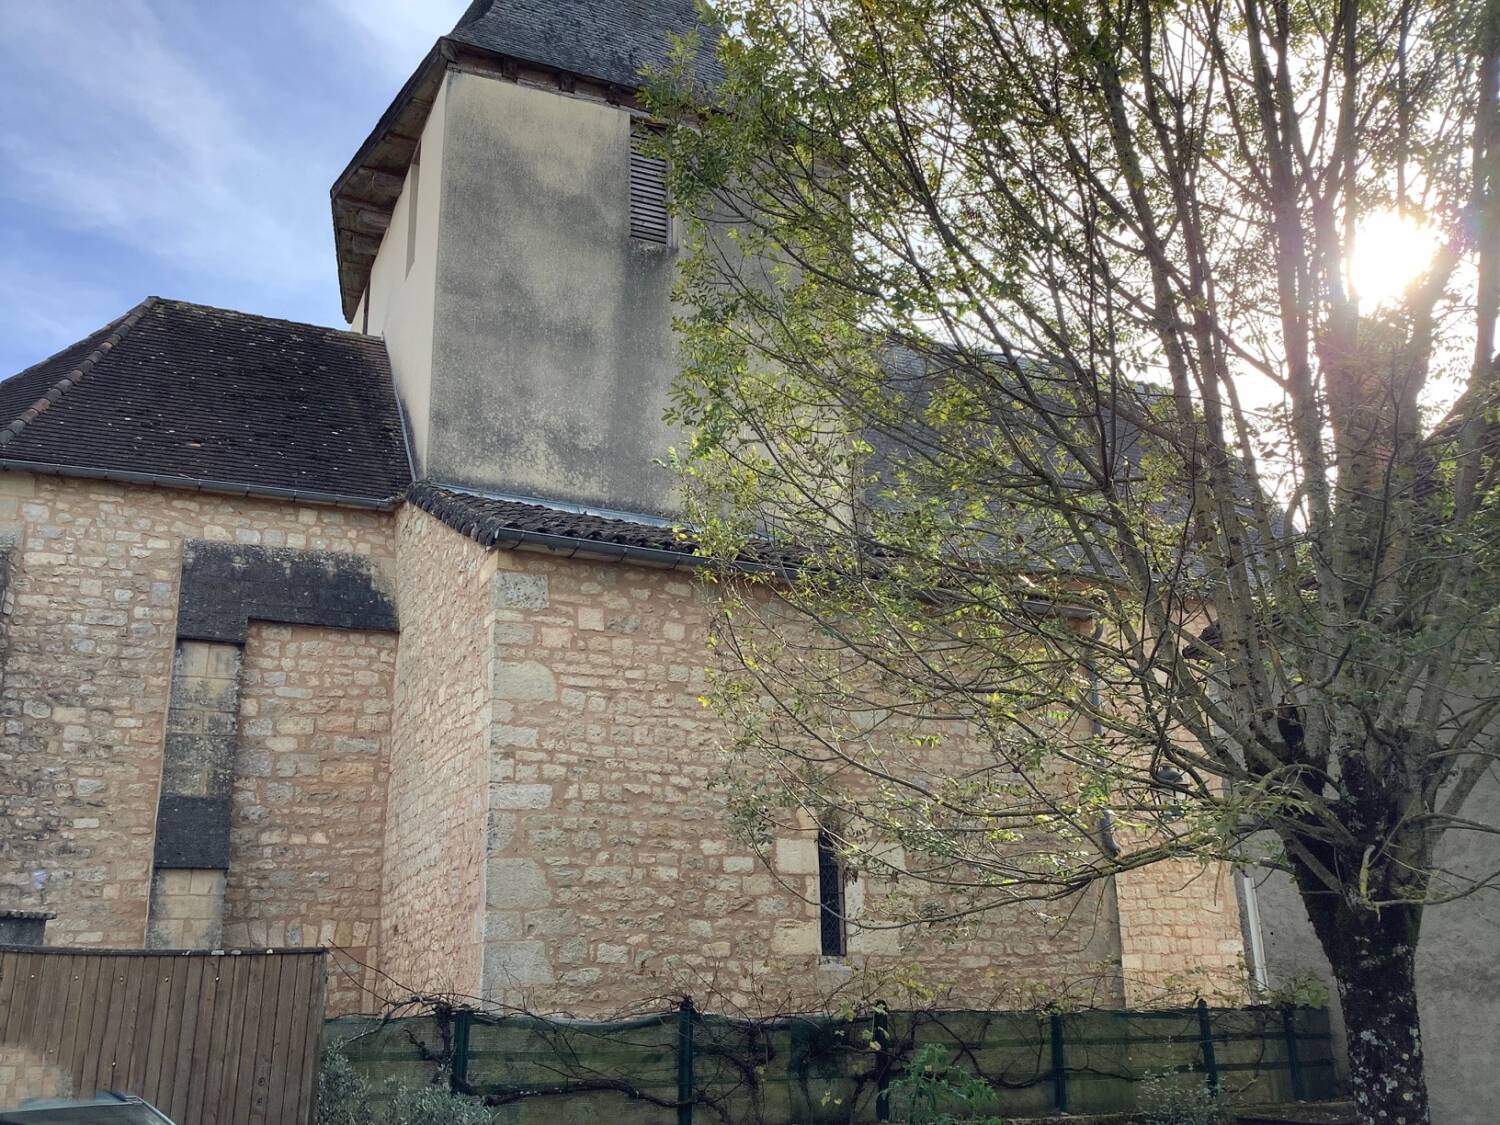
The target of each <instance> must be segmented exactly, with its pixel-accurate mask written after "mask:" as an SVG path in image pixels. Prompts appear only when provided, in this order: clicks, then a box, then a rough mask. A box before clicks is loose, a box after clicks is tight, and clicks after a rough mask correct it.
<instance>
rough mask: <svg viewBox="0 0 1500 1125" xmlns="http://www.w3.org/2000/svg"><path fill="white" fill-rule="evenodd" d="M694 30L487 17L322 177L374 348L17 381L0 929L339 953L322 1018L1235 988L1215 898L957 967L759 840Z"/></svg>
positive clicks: (536, 3) (439, 53) (813, 861)
mask: <svg viewBox="0 0 1500 1125" xmlns="http://www.w3.org/2000/svg"><path fill="white" fill-rule="evenodd" d="M693 26H694V15H693V4H692V0H652V2H646V0H476V2H475V3H474V4H473V5H472V6H471V7H470V9H469V10H468V11H467V12H466V13H465V15H464V16H463V18H462V19H461V20H460V22H459V24H458V26H457V27H456V28H455V29H454V30H453V32H452V33H451V34H450V35H448V36H446V37H444V38H442V39H440V40H439V41H438V42H437V44H436V45H435V46H434V47H433V48H432V50H431V51H430V52H429V53H428V54H427V56H426V57H425V58H424V59H423V60H422V62H421V64H420V66H418V68H417V70H416V72H415V73H414V74H413V75H412V77H411V79H410V80H409V81H408V82H407V83H406V85H405V86H404V87H403V88H402V89H401V91H400V92H399V94H397V96H396V99H395V101H394V102H393V103H392V104H391V105H390V107H389V108H388V109H386V110H385V112H384V114H383V115H381V117H380V119H379V121H378V122H377V123H376V125H375V128H374V131H373V132H372V133H371V134H370V136H369V137H368V138H367V139H366V140H365V141H364V143H363V144H361V145H360V146H359V148H358V150H357V151H356V152H355V154H354V156H353V159H352V160H351V161H350V163H349V165H348V167H347V169H346V170H345V171H344V173H343V174H342V175H341V176H340V177H339V178H338V181H337V182H336V183H335V184H334V185H333V190H332V203H333V224H334V234H335V249H336V257H337V260H336V263H334V264H336V267H337V277H338V283H339V286H340V289H341V293H342V298H343V307H344V312H345V315H346V317H347V318H348V321H349V328H348V329H347V330H335V329H330V328H322V327H316V326H313V325H307V324H295V323H289V322H286V321H281V320H272V319H268V318H265V317H260V316H255V315H252V314H249V313H243V312H232V311H227V310H223V309H214V308H206V307H203V306H199V305H194V304H189V303H186V302H183V301H178V300H166V299H161V298H154V297H153V298H147V299H146V300H144V301H142V302H141V303H140V304H139V305H137V306H136V307H135V308H133V309H131V310H129V311H128V312H126V313H124V314H123V315H122V316H121V317H120V318H119V319H118V320H116V321H114V322H112V323H110V324H107V325H104V326H103V327H101V328H100V329H99V330H98V331H96V332H95V333H94V334H93V335H91V336H89V337H87V338H86V339H83V340H81V341H79V342H78V343H76V344H74V345H73V346H71V347H69V348H67V349H65V350H64V351H62V352H60V353H59V354H57V355H55V356H53V357H51V358H50V359H45V360H42V361H41V362H40V363H37V364H36V365H35V366H33V367H30V368H28V369H27V370H25V371H23V372H21V373H19V374H17V375H15V376H13V377H11V378H10V379H8V380H7V381H5V382H4V383H0V558H3V567H0V581H3V586H4V593H3V602H0V674H3V681H0V683H3V687H0V715H3V733H0V914H3V913H4V912H5V911H12V912H42V913H45V914H48V915H51V917H50V919H49V920H48V923H47V928H46V940H47V942H48V943H49V944H56V945H73V946H91V947H100V948H139V947H142V946H147V947H158V948H177V947H226V948H228V947H264V946H316V945H324V946H330V947H335V948H336V950H337V956H336V958H335V961H336V965H337V969H336V971H335V972H334V973H333V975H332V979H331V981H330V1008H331V1010H334V1011H348V1010H357V1009H371V1008H373V1007H376V1006H378V1004H379V1002H380V997H382V996H390V995H394V994H399V993H400V991H401V990H402V989H408V990H409V989H425V990H439V989H441V990H445V991H451V992H457V993H462V994H467V995H474V996H485V997H488V998H492V999H496V1000H502V1001H506V1002H526V1003H529V1004H533V1005H535V1006H538V1007H540V1008H544V1009H547V1010H567V1011H572V1012H576V1013H580V1014H589V1013H593V1014H598V1013H604V1012H610V1011H614V1010H617V1009H619V1008H621V1007H623V1006H625V1005H628V1004H630V1003H632V1002H637V1001H641V1000H643V999H645V998H649V997H655V996H662V995H665V994H668V993H682V992H690V993H693V994H694V995H695V996H697V997H699V998H700V1000H701V1001H704V1002H705V1003H712V1002H713V999H714V998H715V997H718V998H720V999H721V1000H722V1001H724V1002H726V1003H736V1004H742V1005H746V1006H753V1005H755V1004H757V1003H773V1002H774V1003H776V1004H784V1003H788V1002H801V1003H813V1002H815V1000H816V998H817V997H819V996H826V995H827V994H828V993H829V992H830V991H831V990H833V989H835V988H838V987H840V986H842V985H846V984H849V982H853V981H856V980H858V979H859V978H860V974H861V973H862V972H865V971H869V972H875V973H878V972H880V971H882V970H886V969H891V970H895V969H898V968H901V967H903V966H907V965H911V964H914V963H915V964H919V965H921V966H922V974H923V979H924V980H925V981H926V982H927V984H928V985H929V986H931V987H932V988H933V989H934V990H935V991H936V992H937V993H938V994H939V995H941V994H944V992H945V991H946V990H951V994H952V995H953V996H955V997H961V998H963V1000H964V1001H965V1002H966V1003H968V1004H972V1005H976V1006H980V1005H984V1004H988V1003H996V1004H1001V1003H1006V1002H1015V992H1016V991H1018V990H1023V989H1030V990H1032V991H1033V994H1035V995H1041V994H1044V993H1047V992H1048V990H1050V994H1051V995H1056V994H1058V993H1060V992H1062V991H1063V990H1065V989H1069V988H1071V989H1074V990H1075V991H1076V990H1078V989H1080V988H1084V989H1086V992H1087V998H1088V999H1090V1000H1092V1001H1094V1002H1096V1003H1102V1004H1115V1005H1119V1004H1126V1003H1145V1002H1149V1001H1150V1000H1152V999H1153V998H1155V997H1157V996H1159V995H1161V994H1162V991H1163V990H1164V989H1166V988H1168V987H1169V986H1170V985H1171V983H1172V978H1173V977H1174V976H1175V975H1177V974H1179V973H1182V972H1183V971H1185V970H1189V969H1198V970H1202V971H1203V972H1205V973H1206V974H1208V975H1209V976H1210V977H1211V978H1212V979H1213V980H1214V981H1216V982H1217V983H1221V984H1223V983H1226V982H1227V983H1229V984H1233V983H1235V982H1237V981H1238V980H1239V979H1240V977H1241V973H1242V970H1241V969H1240V967H1239V966H1240V961H1241V956H1242V945H1243V943H1242V940H1241V929H1240V921H1239V915H1240V912H1239V910H1238V908H1237V906H1236V897H1235V893H1234V883H1233V880H1232V878H1231V876H1230V874H1229V873H1228V872H1227V871H1226V870H1224V869H1221V868H1219V867H1216V866H1210V867H1208V868H1203V867H1200V866H1197V865H1182V866H1179V867H1167V868H1160V869H1156V870H1153V871H1150V872H1147V873H1141V874H1136V875H1132V876H1130V877H1128V878H1126V877H1122V878H1119V879H1117V880H1114V881H1112V882H1111V883H1109V884H1106V885H1101V886H1099V887H1096V888H1095V889H1094V890H1093V891H1091V892H1090V893H1089V894H1088V895H1086V896H1085V897H1084V899H1083V901H1082V902H1081V903H1079V904H1075V907H1076V908H1075V907H1068V908H1065V909H1063V908H1057V907H1053V908H1052V909H1051V911H1050V912H1048V911H1043V910H1042V909H1040V908H1037V909H1032V908H1016V909H1013V910H1010V911H1009V912H1006V913H998V914H995V915H993V916H990V917H988V918H986V919H985V920H984V921H982V922H979V923H977V924H975V925H974V926H973V927H971V928H970V929H969V930H968V931H966V932H964V933H963V934H961V935H960V936H959V937H958V939H957V940H943V935H942V934H941V933H937V932H925V931H920V930H916V931H911V930H901V931H898V930H894V929H890V928H881V927H879V926H878V925H877V924H876V923H878V921H879V918H878V902H879V898H880V894H881V888H879V887H872V886H866V885H865V883H867V882H876V880H874V879H871V878H870V877H868V876H862V875H861V874H860V873H859V872H858V871H849V872H835V873H834V874H833V875H832V876H830V870H829V869H830V863H829V856H828V855H827V854H826V848H824V849H822V850H821V851H820V847H819V842H818V838H817V833H816V826H815V825H804V826H803V827H802V828H801V829H799V830H797V831H789V832H788V833H787V834H786V835H785V836H784V837H782V838H779V839H777V840H775V841H774V844H773V846H772V847H771V848H770V849H769V851H768V852H767V854H766V855H764V856H762V855H757V854H754V853H753V852H752V851H751V850H750V848H749V847H748V846H747V845H745V844H743V843H741V842H739V841H737V840H736V839H735V838H734V837H733V836H732V834H731V833H730V831H729V829H728V827H727V825H726V821H725V817H724V815H723V799H722V797H721V796H720V795H719V794H718V793H717V792H716V791H715V789H714V788H713V787H712V785H711V781H712V777H713V775H714V774H715V773H716V772H717V771H718V770H719V769H720V767H721V764H722V762H721V757H720V751H719V746H720V745H721V743H722V741H723V738H722V732H721V731H719V730H717V729H716V728H715V723H714V720H713V719H712V717H711V714H710V712H707V711H705V709H704V708H703V706H702V705H701V703H700V701H699V698H698V697H699V695H700V693H701V690H702V683H703V677H704V672H703V669H704V666H705V664H706V663H707V662H708V660H709V655H708V653H707V651H706V648H705V638H706V631H707V628H708V620H709V612H710V607H709V604H708V599H707V597H706V596H705V594H704V592H703V591H702V589H701V588H700V586H699V584H698V582H697V580H696V579H695V563H696V562H697V560H695V558H694V556H693V553H692V548H691V544H690V543H688V542H687V541H685V540H684V538H683V537H682V535H681V534H679V533H678V532H677V531H676V530H674V528H673V522H672V520H673V513H674V507H675V500H674V493H673V481H672V479H671V475H670V473H669V472H668V471H667V470H665V469H664V468H662V467H660V464H659V461H660V459H661V458H662V456H663V455H664V454H665V452H666V450H667V449H668V447H669V446H670V445H671V444H672V443H673V442H674V441H675V440H678V439H677V438H676V436H675V435H674V434H673V433H672V432H671V430H670V429H669V428H668V427H667V425H666V424H665V423H664V422H663V421H662V414H663V410H664V407H665V404H666V395H667V390H668V387H669V385H670V382H671V379H672V377H673V369H674V344H673V337H672V330H671V324H670V318H671V312H672V305H671V286H672V280H673V273H674V264H675V261H676V258H677V254H678V247H677V232H676V231H675V229H674V223H673V221H672V219H671V218H670V216H669V214H668V212H667V209H666V207H665V196H664V186H663V177H662V169H661V168H660V167H659V166H658V165H656V164H654V163H653V162H652V161H651V160H649V159H646V158H645V157H643V156H642V154H641V153H639V152H637V151H635V149H634V146H633V139H634V138H635V137H636V136H637V131H638V130H639V129H640V128H641V125H642V122H643V115H642V113H641V110H640V108H639V105H638V102H637V99H636V96H635V89H636V87H637V85H638V82H639V77H638V75H639V73H640V69H641V67H642V65H643V64H648V63H651V62H652V61H654V60H661V59H663V58H664V57H665V53H666V50H667V44H666V36H667V33H669V32H683V31H687V30H690V29H691V28H692V27H693ZM698 65H699V68H700V70H701V73H702V76H703V77H704V78H705V79H706V80H710V81H711V80H712V78H713V75H714V67H715V63H714V60H713V58H712V55H711V53H705V54H704V55H703V56H702V57H701V59H700V61H699V64H698ZM830 877H831V878H833V879H835V880H836V881H837V882H838V883H839V884H840V886H839V888H838V891H837V900H838V901H839V902H840V903H842V907H841V909H840V911H839V914H840V915H841V917H840V918H838V919H836V921H837V925H835V926H834V927H832V930H833V931H834V932H833V933H832V935H830V927H827V926H822V925H820V905H819V904H820V902H827V901H828V895H829V893H830V888H829V887H828V886H827V883H828V880H829V879H830ZM14 917H15V918H16V919H20V918H21V917H22V916H21V915H20V914H19V913H17V914H15V915H14ZM1007 990H1012V991H1010V992H1008V991H1007Z"/></svg>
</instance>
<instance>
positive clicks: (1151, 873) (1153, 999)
mask: <svg viewBox="0 0 1500 1125" xmlns="http://www.w3.org/2000/svg"><path fill="white" fill-rule="evenodd" d="M1114 882H1115V894H1116V897H1117V899H1118V902H1119V910H1120V944H1121V968H1122V970H1123V973H1124V978H1125V1002H1126V1004H1127V1005H1129V1006H1130V1007H1135V1008H1145V1007H1151V1006H1152V1005H1159V1004H1163V1003H1186V1002H1188V1001H1191V1000H1193V999H1195V998H1196V997H1199V996H1202V997H1205V998H1208V999H1214V998H1216V997H1217V1000H1218V1002H1220V1003H1225V1004H1241V1003H1244V1002H1245V994H1246V984H1247V969H1246V966H1245V963H1244V938H1243V936H1242V935H1241V931H1240V911H1239V903H1238V901H1237V899H1236V896H1235V888H1234V875H1233V872H1232V870H1231V868H1230V866H1229V865H1228V864H1226V863H1199V862H1196V861H1193V860H1185V859H1184V860H1171V861H1167V862H1163V863H1156V864H1152V865H1151V866H1150V867H1146V868H1142V869H1141V870H1139V871H1131V872H1128V873H1127V874H1124V875H1120V876H1117V877H1116V879H1115V881H1114Z"/></svg>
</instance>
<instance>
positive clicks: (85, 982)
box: [64, 955, 104, 1097]
mask: <svg viewBox="0 0 1500 1125" xmlns="http://www.w3.org/2000/svg"><path fill="white" fill-rule="evenodd" d="M103 972H104V958H103V957H102V956H98V955H90V956H87V957H84V958H83V967H82V968H81V969H80V970H79V971H78V976H79V989H78V1007H77V1008H75V1009H74V1010H73V1018H74V1019H75V1020H77V1021H78V1022H77V1024H76V1025H75V1026H74V1028H73V1040H72V1042H71V1043H70V1044H69V1045H68V1056H67V1061H66V1063H65V1064H64V1065H65V1066H66V1067H67V1070H68V1073H69V1074H71V1075H72V1076H73V1093H75V1094H77V1095H78V1096H79V1097H87V1096H88V1095H89V1094H91V1093H93V1091H92V1090H90V1089H88V1082H89V1079H88V1075H87V1074H86V1073H85V1071H86V1068H87V1066H88V1059H89V1048H90V1046H91V1044H92V1042H93V1033H94V1026H95V1024H96V1023H97V1022H99V980H100V976H101V974H102V973H103Z"/></svg>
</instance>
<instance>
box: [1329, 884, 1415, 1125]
mask: <svg viewBox="0 0 1500 1125" xmlns="http://www.w3.org/2000/svg"><path fill="white" fill-rule="evenodd" d="M1330 897H1331V896H1327V895H1325V896H1321V898H1322V901H1321V903H1320V909H1316V910H1313V909H1311V908H1310V913H1312V914H1313V927H1314V929H1316V930H1317V933H1318V938H1319V940H1320V941H1321V943H1322V945H1323V951H1324V952H1325V953H1326V954H1327V955H1328V960H1329V964H1330V965H1331V966H1332V968H1333V975H1334V980H1335V981H1336V982H1337V984H1338V993H1339V1004H1340V1006H1341V1007H1342V1009H1343V1012H1344V1026H1345V1028H1346V1029H1347V1031H1348V1036H1349V1078H1350V1084H1351V1086H1352V1087H1353V1094H1354V1106H1355V1110H1356V1112H1357V1113H1358V1115H1359V1121H1360V1123H1361V1125H1428V1123H1429V1122H1430V1121H1431V1115H1430V1112H1429V1109H1428V1104H1427V1078H1426V1074H1425V1072H1424V1067H1423V1058H1422V1029H1421V1024H1420V1021H1419V1020H1418V1018H1417V989H1416V955H1417V933H1418V929H1419V926H1420V922H1421V917H1422V912H1421V907H1420V906H1417V907H1406V908H1402V907H1386V908H1385V909H1383V910H1381V911H1379V912H1376V911H1374V910H1369V909H1351V908H1349V907H1348V906H1346V905H1343V904H1340V905H1338V906H1332V908H1330V907H1331V904H1330V903H1329V902H1328V899H1329V898H1330ZM1304 901H1306V900H1304Z"/></svg>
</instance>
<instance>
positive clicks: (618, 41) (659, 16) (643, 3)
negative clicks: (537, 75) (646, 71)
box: [450, 0, 723, 88]
mask: <svg viewBox="0 0 1500 1125" xmlns="http://www.w3.org/2000/svg"><path fill="white" fill-rule="evenodd" d="M695 30H696V31H700V33H701V34H700V43H699V49H698V52H697V58H696V66H695V68H694V69H695V71H696V74H697V77H698V78H699V80H700V81H703V82H706V83H709V84H713V83H715V82H717V81H718V80H719V79H721V78H722V77H723V73H722V71H721V70H720V68H719V63H718V59H717V58H716V57H715V55H714V50H715V46H716V40H715V38H714V37H713V35H712V34H711V32H708V31H706V29H704V28H703V25H702V24H700V23H699V21H698V13H697V10H696V5H695V2H694V0H474V2H473V3H472V4H470V5H469V8H468V11H466V12H465V13H464V14H463V16H462V17H460V19H459V21H458V26H457V27H455V28H454V29H453V33H452V35H451V36H450V38H452V39H455V40H457V41H458V42H460V43H466V44H468V45H469V46H471V47H479V48H482V49H484V50H487V51H494V52H496V53H497V54H502V55H509V56H512V57H514V58H519V59H524V60H526V61H527V62H534V63H541V64H542V65H543V66H550V67H555V68H556V69H558V70H566V71H568V72H570V73H572V74H578V75H582V76H584V77H586V78H596V79H600V80H601V81H604V82H612V83H614V84H615V85H617V86H625V87H628V88H634V87H636V86H639V85H640V74H641V68H642V67H643V66H665V65H666V64H667V61H668V57H669V53H670V48H669V46H668V40H667V36H668V34H669V33H670V34H674V35H679V36H680V35H686V34H687V33H689V32H691V31H695Z"/></svg>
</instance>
